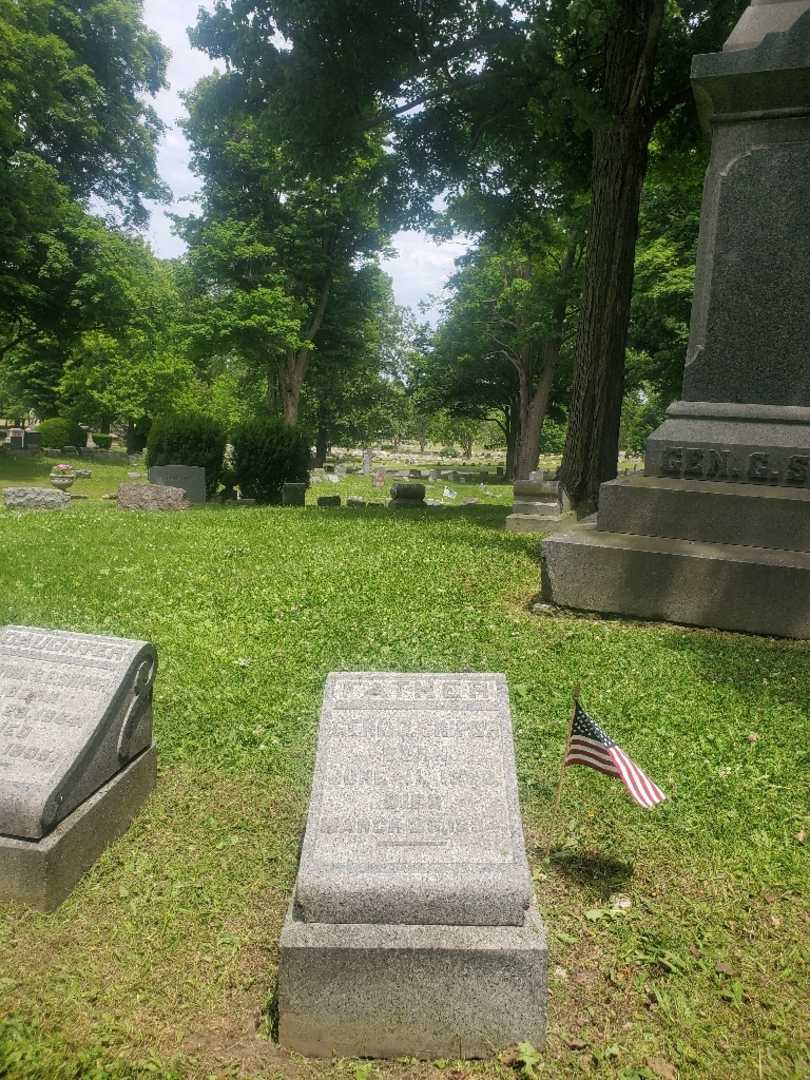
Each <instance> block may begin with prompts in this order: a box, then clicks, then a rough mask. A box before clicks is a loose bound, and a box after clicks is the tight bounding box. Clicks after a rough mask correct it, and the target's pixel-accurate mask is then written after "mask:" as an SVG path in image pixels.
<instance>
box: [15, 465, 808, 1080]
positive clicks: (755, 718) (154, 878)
mask: <svg viewBox="0 0 810 1080" xmlns="http://www.w3.org/2000/svg"><path fill="white" fill-rule="evenodd" d="M99 471H100V470H99ZM110 480H111V481H113V480H114V478H113V477H112V476H111V477H110ZM363 483H368V481H363V480H361V479H359V478H358V479H354V478H352V479H351V480H347V481H344V484H345V489H343V488H341V490H345V491H349V489H350V487H351V486H352V485H354V484H357V485H361V484H363ZM112 486H113V487H114V482H113V483H112ZM329 487H330V490H331V488H332V487H333V485H329ZM334 487H335V488H337V487H338V485H334ZM503 490H505V491H507V492H508V490H509V489H508V488H507V489H503ZM314 495H315V492H311V493H310V497H312V496H314ZM506 501H508V500H506ZM102 506H103V504H92V503H87V504H84V505H81V506H76V507H75V508H72V509H71V511H70V512H69V513H64V514H50V513H39V514H12V513H8V512H0V552H2V558H0V622H2V623H7V622H14V623H22V624H30V625H40V626H48V627H54V628H62V629H71V630H79V631H85V632H92V633H106V634H117V635H121V636H126V637H133V638H146V639H149V640H151V641H153V642H155V644H156V645H157V648H158V652H159V657H160V670H159V675H158V683H157V693H156V703H155V725H156V734H157V739H158V742H159V744H160V753H161V775H160V781H159V786H158V789H157V791H156V793H155V795H154V796H153V798H152V799H151V801H150V803H149V804H148V806H147V807H146V808H145V810H144V811H143V812H142V813H141V814H140V816H139V817H138V819H137V820H136V822H135V823H134V825H133V827H132V828H131V829H130V831H129V832H128V833H127V834H126V836H124V837H123V838H122V839H121V840H120V841H119V842H118V843H117V844H115V845H114V846H113V848H112V849H110V850H109V851H108V852H107V853H106V854H105V855H104V856H103V857H102V859H101V860H100V861H99V863H98V864H97V866H96V867H95V868H94V869H93V871H92V872H91V873H90V874H89V875H87V877H86V878H85V879H84V880H83V881H82V883H81V884H80V885H79V887H78V888H77V890H76V892H75V893H74V895H73V896H72V897H71V898H70V900H69V901H68V902H67V903H66V904H65V905H64V906H63V907H62V908H61V909H60V910H59V911H58V912H56V913H55V914H54V915H51V916H43V915H38V914H34V913H32V912H28V911H24V910H22V909H18V908H15V907H11V906H5V907H0V991H1V992H2V997H1V998H0V1000H1V1001H2V1010H1V1011H2V1015H4V1016H6V1017H10V1016H13V1017H14V1019H13V1020H8V1021H7V1022H6V1023H4V1024H0V1076H2V1075H8V1076H13V1077H18V1076H19V1077H25V1078H33V1077H40V1076H48V1077H50V1076H66V1077H73V1076H76V1077H85V1076H99V1077H101V1076H111V1077H112V1076H116V1077H118V1076H126V1077H130V1076H141V1075H154V1074H155V1070H157V1071H159V1072H160V1074H161V1075H165V1076H168V1075H170V1073H169V1069H170V1068H171V1069H174V1070H176V1072H177V1075H182V1076H193V1077H205V1076H210V1075H217V1076H223V1075H231V1074H232V1073H233V1074H234V1075H237V1074H238V1070H239V1069H241V1070H242V1073H241V1074H242V1075H247V1076H256V1077H258V1076H265V1077H267V1076H305V1077H308V1076H313V1077H328V1076H329V1077H338V1076H352V1075H353V1072H352V1069H348V1071H347V1066H346V1065H345V1064H343V1063H340V1062H337V1063H331V1062H328V1061H327V1062H311V1063H307V1062H302V1061H300V1060H299V1059H294V1058H291V1057H289V1056H288V1055H286V1054H284V1053H283V1052H282V1051H279V1050H278V1049H277V1048H276V1047H274V1046H273V1045H272V1044H271V1043H270V1042H269V1041H268V1040H267V1039H266V1038H265V1037H264V1036H263V1035H262V1032H263V1031H264V1025H263V1022H262V1015H263V1011H264V1010H265V1009H266V1008H267V1005H268V1002H269V1000H270V996H271V994H272V990H273V982H274V977H275V965H276V945H277V940H278V934H279V931H280V927H281V923H282V920H283V916H284V910H285V906H286V903H287V901H288V898H289V893H290V889H291V887H292V883H293V881H294V876H295V868H296V858H297V850H298V843H299V839H300V834H301V829H302V827H303V821H304V816H305V813H306V807H307V802H308V795H309V784H310V778H311V769H312V762H313V755H314V745H315V736H316V729H317V718H318V709H319V705H320V698H321V693H322V689H323V682H324V678H325V676H326V674H327V673H328V672H329V671H331V670H363V669H379V670H403V671H411V670H412V671H434V670H435V671H455V670H458V671H464V670H472V671H487V670H489V671H504V672H506V674H507V676H508V678H509V683H510V689H511V694H512V702H513V710H514V719H515V735H516V744H517V760H518V772H519V780H520V784H521V798H522V806H523V812H524V821H525V826H526V833H527V843H528V848H529V856H530V861H531V863H532V868H533V872H534V876H535V882H536V891H537V896H538V901H539V903H540V905H541V908H542V910H543V912H544V915H545V918H546V921H547V925H548V929H549V934H550V939H551V943H552V957H551V1004H550V1026H549V1039H548V1046H547V1048H546V1050H545V1052H544V1055H543V1058H542V1061H541V1064H540V1065H538V1066H537V1067H536V1071H537V1072H538V1074H541V1075H549V1076H561V1075H578V1074H579V1073H583V1072H596V1073H602V1074H604V1075H617V1076H623V1077H628V1078H629V1077H654V1076H656V1075H660V1073H656V1072H655V1070H654V1069H652V1067H651V1066H650V1065H649V1062H650V1061H653V1062H658V1063H659V1064H660V1062H664V1064H667V1063H671V1064H673V1065H674V1066H675V1067H676V1068H677V1069H678V1070H680V1071H681V1074H682V1075H706V1076H709V1075H711V1076H723V1077H726V1076H735V1077H750V1076H758V1075H762V1076H768V1077H774V1076H785V1077H789V1076H799V1075H801V1074H802V1073H803V1071H805V1070H806V1069H807V1067H808V1064H809V1063H808V1058H807V1046H806V1041H805V1038H804V1034H803V1033H806V1032H807V1031H808V1030H810V1014H809V1013H808V1003H807V993H806V988H807V978H808V970H807V968H808V965H807V950H806V941H807V936H808V929H810V928H809V927H808V916H807V898H808V888H807V885H808V865H807V864H808V860H807V851H806V847H805V846H804V845H803V844H802V843H801V842H800V841H799V840H798V839H797V837H798V836H800V835H801V831H802V829H806V828H807V826H808V824H809V823H810V822H809V820H808V794H810V791H809V789H808V765H810V753H809V752H808V750H807V740H806V733H807V730H808V706H807V702H808V700H810V664H809V663H808V660H809V659H810V649H809V648H808V645H807V644H805V643H799V642H787V641H773V640H767V639H762V638H754V637H745V636H742V635H732V634H717V633H712V632H708V631H699V630H684V629H681V628H678V627H670V626H666V627H664V626H658V625H646V626H645V625H638V624H635V625H633V624H627V623H622V622H619V621H594V620H589V619H579V618H563V617H559V618H549V617H537V616H533V615H531V614H530V613H529V610H528V601H529V599H530V597H531V596H532V595H533V594H534V593H535V592H536V591H537V576H538V567H537V562H536V558H535V555H536V550H537V542H538V539H537V538H536V537H521V536H512V535H507V534H505V533H504V532H503V531H502V526H503V521H504V518H505V515H506V513H507V506H506V505H505V503H501V505H491V506H471V507H466V508H461V509H452V510H438V511H418V512H402V513H396V512H390V511H387V510H385V509H382V508H380V509H376V508H371V509H368V510H365V511H354V510H343V509H342V510H339V511H319V510H317V509H314V508H307V509H304V510H281V509H268V510H263V509H222V508H216V509H209V510H205V511H193V512H189V513H185V514H176V515H159V514H154V515H147V514H123V513H118V512H117V511H114V510H110V509H109V508H106V509H102ZM575 682H579V683H581V684H582V688H583V700H584V704H585V706H586V708H588V709H589V710H590V711H591V712H592V713H593V715H594V716H595V718H596V719H597V720H599V721H600V722H602V723H603V724H604V725H605V727H606V728H607V730H608V731H610V733H611V734H612V735H613V736H614V737H615V738H616V739H618V740H619V741H620V742H621V743H622V744H623V745H624V746H625V747H626V748H627V749H628V750H629V752H631V753H632V754H633V756H634V757H635V758H636V759H637V760H638V761H639V763H640V764H641V765H642V766H643V767H644V768H645V769H646V770H647V771H648V772H649V773H650V775H651V776H652V777H653V778H654V779H655V780H656V782H657V783H659V784H660V786H661V787H662V788H663V789H664V790H665V791H666V792H667V794H668V796H669V798H668V801H667V802H666V803H665V804H664V806H663V807H661V808H660V809H659V810H657V811H656V812H654V813H645V812H644V811H642V810H640V809H638V808H637V807H635V805H634V804H633V803H632V802H631V801H630V800H629V799H628V798H627V796H626V795H625V794H624V792H623V790H622V788H621V786H620V785H619V784H616V783H613V782H610V781H608V780H607V779H605V778H603V777H600V776H598V775H596V774H595V773H591V772H590V771H589V770H569V773H568V775H567V776H566V786H565V790H564V796H563V806H562V815H561V822H560V828H559V835H558V843H557V845H556V847H555V852H554V854H553V856H552V859H551V861H550V863H545V862H543V860H542V851H543V848H544V844H545V840H546V835H547V828H548V825H549V820H548V819H549V808H550V804H551V800H552V793H553V788H554V784H555V781H556V778H557V770H558V761H559V754H560V752H561V749H562V743H563V739H564V730H565V724H566V719H567V714H568V707H569V697H570V691H571V687H572V685H573V684H574V683H575ZM617 893H620V894H622V895H623V896H626V897H627V898H628V899H629V901H630V903H629V906H628V907H622V908H617V907H616V906H615V904H614V902H613V901H612V900H611V897H614V896H615V894H617ZM150 1059H152V1061H151V1064H150ZM156 1060H159V1061H160V1062H162V1064H161V1065H159V1066H158V1065H155V1064H154V1061H156ZM91 1061H92V1062H93V1065H92V1068H93V1069H97V1070H101V1071H96V1072H93V1071H91V1066H90V1065H89V1064H88V1062H91ZM96 1063H98V1064H96ZM137 1063H139V1064H137ZM453 1068H455V1066H453ZM651 1069H652V1071H651ZM71 1070H72V1071H71ZM115 1070H118V1071H115ZM150 1070H151V1071H150ZM161 1070H162V1072H161ZM228 1070H231V1072H229V1071H228ZM451 1071H452V1070H451ZM374 1075H379V1076H391V1077H393V1076H414V1077H421V1076H429V1075H436V1076H439V1075H441V1072H438V1071H437V1070H436V1068H435V1067H434V1066H433V1065H431V1064H430V1063H426V1064H417V1063H381V1064H379V1065H376V1064H375V1066H374ZM445 1075H446V1074H445ZM459 1075H461V1076H466V1075H470V1076H473V1075H483V1076H493V1077H494V1076H510V1075H511V1076H514V1075H516V1074H515V1073H514V1071H513V1069H512V1068H511V1067H510V1066H508V1065H507V1064H504V1063H501V1062H499V1061H497V1060H493V1061H490V1062H482V1063H478V1064H475V1063H466V1064H464V1066H463V1071H462V1072H461V1073H460V1074H459Z"/></svg>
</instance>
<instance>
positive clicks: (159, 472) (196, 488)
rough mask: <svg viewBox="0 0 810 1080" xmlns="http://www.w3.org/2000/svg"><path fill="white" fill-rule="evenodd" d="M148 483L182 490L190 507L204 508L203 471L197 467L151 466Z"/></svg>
mask: <svg viewBox="0 0 810 1080" xmlns="http://www.w3.org/2000/svg"><path fill="white" fill-rule="evenodd" d="M149 483H150V484H159V485H160V486H161V487H173V488H182V489H183V491H185V493H186V498H187V499H188V501H189V502H190V503H191V505H192V506H205V469H203V468H201V467H200V466H199V465H153V466H152V468H151V469H150V470H149Z"/></svg>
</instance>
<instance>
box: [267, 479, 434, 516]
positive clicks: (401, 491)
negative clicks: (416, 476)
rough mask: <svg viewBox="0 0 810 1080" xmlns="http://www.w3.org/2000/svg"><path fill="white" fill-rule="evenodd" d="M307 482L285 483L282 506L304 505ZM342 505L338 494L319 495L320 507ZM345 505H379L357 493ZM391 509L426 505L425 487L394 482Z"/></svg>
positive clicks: (359, 507) (355, 507)
mask: <svg viewBox="0 0 810 1080" xmlns="http://www.w3.org/2000/svg"><path fill="white" fill-rule="evenodd" d="M308 486H309V485H308V484H285V485H284V487H283V488H282V491H281V501H282V505H283V506H299V507H300V506H305V505H306V494H307V488H308ZM342 505H343V500H342V499H341V497H340V495H320V496H319V497H318V506H319V507H320V508H321V509H330V508H337V507H339V506H342ZM346 505H347V506H349V507H352V508H354V509H362V508H363V507H365V506H369V505H381V504H374V503H369V502H368V500H366V499H363V498H362V497H361V496H359V495H350V496H349V497H348V498H347V500H346ZM387 505H388V506H389V507H391V508H393V509H417V510H418V509H421V508H422V507H424V506H426V505H427V503H426V502H425V487H424V485H423V484H394V485H393V487H392V488H391V498H390V500H389V502H388V504H387Z"/></svg>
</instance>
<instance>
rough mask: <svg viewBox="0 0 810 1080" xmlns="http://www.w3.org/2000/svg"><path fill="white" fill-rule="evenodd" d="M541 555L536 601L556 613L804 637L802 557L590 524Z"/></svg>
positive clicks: (807, 616) (808, 562)
mask: <svg viewBox="0 0 810 1080" xmlns="http://www.w3.org/2000/svg"><path fill="white" fill-rule="evenodd" d="M761 494H763V493H762V492H760V495H761ZM543 555H544V558H543V576H542V590H543V599H544V600H545V601H546V602H547V603H552V604H556V605H558V606H559V607H564V608H578V609H580V610H584V611H595V612H604V613H613V614H623V615H627V616H630V617H636V618H642V619H656V620H664V621H667V622H674V623H683V624H686V625H688V626H712V627H717V628H718V629H720V630H739V631H743V632H746V633H752V634H768V635H773V636H776V637H790V638H807V637H810V604H809V603H808V600H807V597H808V596H810V554H808V553H806V552H798V551H784V550H775V549H771V548H754V547H743V546H741V545H738V544H712V543H701V542H698V541H695V540H684V539H673V538H668V537H655V536H638V535H628V534H626V533H615V532H604V531H600V530H599V529H598V528H597V525H596V520H595V519H593V518H591V519H588V521H585V522H582V523H580V524H579V525H576V526H574V527H573V528H571V529H570V530H568V531H566V532H563V533H558V534H557V535H555V536H552V537H549V538H548V539H547V540H545V541H544V543H543Z"/></svg>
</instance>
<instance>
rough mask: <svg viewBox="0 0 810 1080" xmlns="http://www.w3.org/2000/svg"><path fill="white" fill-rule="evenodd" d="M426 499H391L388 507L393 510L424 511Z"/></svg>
mask: <svg viewBox="0 0 810 1080" xmlns="http://www.w3.org/2000/svg"><path fill="white" fill-rule="evenodd" d="M426 505H427V504H426V503H425V500H424V499H390V500H389V502H388V506H389V507H390V509H391V510H424V509H425V506H426Z"/></svg>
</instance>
